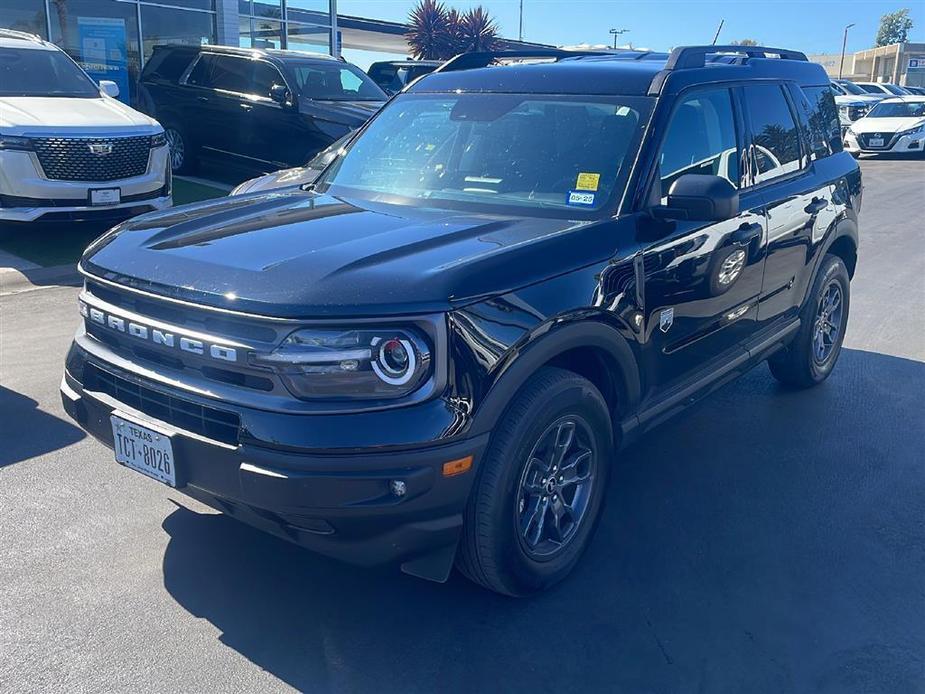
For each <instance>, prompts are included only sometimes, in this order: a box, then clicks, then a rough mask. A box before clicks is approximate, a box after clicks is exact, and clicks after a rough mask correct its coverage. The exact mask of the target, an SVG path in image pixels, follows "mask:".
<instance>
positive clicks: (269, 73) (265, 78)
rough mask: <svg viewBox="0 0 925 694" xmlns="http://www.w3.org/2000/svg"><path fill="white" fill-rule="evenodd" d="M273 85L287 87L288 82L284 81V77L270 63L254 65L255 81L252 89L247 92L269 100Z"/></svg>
mask: <svg viewBox="0 0 925 694" xmlns="http://www.w3.org/2000/svg"><path fill="white" fill-rule="evenodd" d="M273 85H279V86H286V82H285V81H284V80H283V76H282V75H281V74H279V70H277V69H276V68H275V67H273V66H272V65H270V64H269V63H264V62H256V63H254V79H253V83H252V85H251V87H250V89H248V90H247V91H248V93H249V94H256V95H257V96H262V97H265V98H267V99H269V98H270V90H271V89H272V88H273Z"/></svg>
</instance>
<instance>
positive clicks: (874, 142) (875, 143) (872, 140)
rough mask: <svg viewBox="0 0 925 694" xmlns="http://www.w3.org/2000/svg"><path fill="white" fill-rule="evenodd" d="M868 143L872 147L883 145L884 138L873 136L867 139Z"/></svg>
mask: <svg viewBox="0 0 925 694" xmlns="http://www.w3.org/2000/svg"><path fill="white" fill-rule="evenodd" d="M867 144H868V145H869V146H870V147H883V138H882V137H872V138H870V139H869V140H868V141H867Z"/></svg>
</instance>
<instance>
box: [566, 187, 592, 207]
mask: <svg viewBox="0 0 925 694" xmlns="http://www.w3.org/2000/svg"><path fill="white" fill-rule="evenodd" d="M565 202H566V204H567V205H585V206H587V205H593V204H594V193H585V192H582V191H580V190H570V191H569V192H568V198H567V199H566V201H565Z"/></svg>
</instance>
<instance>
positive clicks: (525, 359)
mask: <svg viewBox="0 0 925 694" xmlns="http://www.w3.org/2000/svg"><path fill="white" fill-rule="evenodd" d="M556 320H557V321H558V320H561V317H559V318H557V319H556ZM526 339H527V341H528V342H527V344H526V345H522V346H518V345H515V346H514V347H512V348H511V349H510V350H509V351H508V353H507V355H506V357H505V359H503V360H502V363H501V364H500V365H499V366H498V367H496V370H497V372H498V375H497V376H496V377H495V379H494V382H493V383H492V384H491V386H490V387H489V389H488V392H487V394H486V395H485V398H484V400H482V402H481V403H480V404H479V405H478V406H477V408H476V410H475V414H474V417H473V422H472V429H471V435H473V436H477V435H479V434H484V433H488V432H490V431H491V430H492V429H493V428H494V426H495V424H496V423H497V421H498V420H499V419H500V418H501V417H502V416H503V414H504V411H505V410H506V409H507V407H508V405H509V404H510V402H511V401H512V400H513V398H514V397H515V396H516V395H517V393H518V392H519V391H520V389H521V388H522V387H523V385H524V384H525V383H526V382H527V379H529V378H530V377H531V376H532V375H533V374H534V373H536V372H537V370H538V369H539V368H540V367H542V366H543V365H544V364H547V363H548V362H549V361H551V360H552V359H554V358H555V357H557V356H559V355H561V354H565V353H566V352H568V351H570V350H573V349H577V348H582V347H584V348H588V347H590V348H594V349H599V350H601V351H602V352H604V353H605V354H606V355H607V356H608V357H609V358H610V359H611V360H612V361H613V364H614V367H615V372H614V373H611V374H610V377H611V380H612V382H613V384H614V386H615V389H616V395H617V401H618V402H619V403H620V407H621V410H622V412H624V413H625V412H628V411H632V409H633V407H634V406H635V405H637V404H638V403H639V400H640V394H641V384H640V378H639V367H638V365H637V363H636V359H635V357H634V355H633V350H632V349H631V348H630V346H629V343H628V341H627V339H626V338H625V337H624V336H623V335H622V334H621V332H620V331H619V330H618V329H617V328H615V327H613V326H611V325H608V324H607V323H605V322H603V321H601V320H594V319H589V318H587V317H583V318H580V319H575V320H573V321H572V322H569V323H564V324H562V323H550V322H547V323H544V324H543V325H541V326H538V327H537V329H535V330H533V331H531V333H530V335H528V336H527V338H526ZM611 414H612V415H613V414H614V413H611ZM615 434H616V435H619V430H618V429H617V428H616V427H615Z"/></svg>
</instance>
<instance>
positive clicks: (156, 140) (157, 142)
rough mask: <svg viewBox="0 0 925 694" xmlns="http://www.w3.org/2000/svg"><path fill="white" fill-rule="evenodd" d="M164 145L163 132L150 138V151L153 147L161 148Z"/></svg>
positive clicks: (164, 136)
mask: <svg viewBox="0 0 925 694" xmlns="http://www.w3.org/2000/svg"><path fill="white" fill-rule="evenodd" d="M166 144H167V135H166V133H164V131H163V130H162V131H161V132H159V133H155V134H154V135H152V136H151V149H154V148H155V147H163V146H164V145H166Z"/></svg>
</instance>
